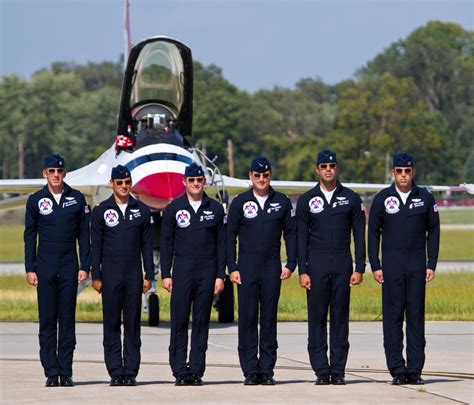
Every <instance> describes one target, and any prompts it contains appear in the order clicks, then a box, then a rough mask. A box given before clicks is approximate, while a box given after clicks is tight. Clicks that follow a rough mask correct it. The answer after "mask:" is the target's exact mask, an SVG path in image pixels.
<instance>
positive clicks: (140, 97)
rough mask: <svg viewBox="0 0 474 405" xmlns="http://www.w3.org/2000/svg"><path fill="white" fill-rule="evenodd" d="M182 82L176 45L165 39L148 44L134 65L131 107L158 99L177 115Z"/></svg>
mask: <svg viewBox="0 0 474 405" xmlns="http://www.w3.org/2000/svg"><path fill="white" fill-rule="evenodd" d="M183 82H184V67H183V60H182V58H181V55H180V53H179V50H178V48H177V47H176V46H175V45H174V44H171V43H168V42H152V43H149V44H147V45H145V47H144V48H143V49H142V51H141V52H140V56H139V57H138V60H137V62H136V64H135V72H134V77H133V81H132V92H131V96H130V106H131V107H133V106H134V105H135V104H137V103H139V102H141V101H145V100H149V101H151V100H160V101H162V102H164V104H165V105H166V106H167V107H169V108H170V109H171V110H172V112H173V113H174V114H176V115H178V113H179V111H180V109H181V107H182V104H183V92H184V88H183Z"/></svg>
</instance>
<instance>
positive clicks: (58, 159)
mask: <svg viewBox="0 0 474 405" xmlns="http://www.w3.org/2000/svg"><path fill="white" fill-rule="evenodd" d="M44 167H45V168H46V167H55V168H61V167H62V168H63V169H64V168H65V167H66V164H65V163H64V158H63V157H62V156H60V155H48V156H45V157H44Z"/></svg>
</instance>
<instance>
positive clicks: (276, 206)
mask: <svg viewBox="0 0 474 405" xmlns="http://www.w3.org/2000/svg"><path fill="white" fill-rule="evenodd" d="M281 208H282V207H281V205H280V203H270V208H268V209H267V212H268V213H269V214H271V213H272V211H274V212H278V211H280V210H281Z"/></svg>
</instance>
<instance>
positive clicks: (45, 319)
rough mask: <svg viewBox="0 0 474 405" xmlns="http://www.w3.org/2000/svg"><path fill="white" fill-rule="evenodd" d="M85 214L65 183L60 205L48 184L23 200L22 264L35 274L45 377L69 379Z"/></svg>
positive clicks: (85, 261)
mask: <svg viewBox="0 0 474 405" xmlns="http://www.w3.org/2000/svg"><path fill="white" fill-rule="evenodd" d="M89 216H90V215H89V206H88V205H87V203H86V200H85V198H84V196H83V195H82V193H80V192H79V191H77V190H74V189H72V188H71V187H69V186H68V185H67V184H64V189H63V193H62V196H61V199H60V201H59V204H57V203H56V200H55V199H54V197H53V195H52V194H51V193H50V192H49V189H48V186H47V185H46V186H44V187H43V188H42V189H41V190H39V191H37V192H36V193H34V194H32V195H30V197H29V198H28V202H27V203H26V214H25V233H24V240H25V268H26V271H27V272H34V273H36V275H37V277H38V312H39V343H40V359H41V364H42V365H43V368H44V373H45V375H46V377H54V376H58V375H61V376H67V377H72V358H73V354H74V348H75V347H76V331H75V327H76V319H75V317H76V297H77V276H78V272H79V269H83V270H85V271H88V270H89V249H90V246H89V236H90V235H89ZM37 242H38V243H37ZM76 242H78V243H79V254H80V263H81V265H80V267H79V265H78V261H77V252H76ZM58 324H59V335H58Z"/></svg>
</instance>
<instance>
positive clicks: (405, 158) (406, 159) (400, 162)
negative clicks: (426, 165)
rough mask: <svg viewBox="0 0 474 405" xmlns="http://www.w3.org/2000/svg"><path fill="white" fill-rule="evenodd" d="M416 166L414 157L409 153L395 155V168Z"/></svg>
mask: <svg viewBox="0 0 474 405" xmlns="http://www.w3.org/2000/svg"><path fill="white" fill-rule="evenodd" d="M413 166H415V161H414V160H413V156H411V155H409V154H408V153H405V152H401V153H397V154H396V155H393V167H413Z"/></svg>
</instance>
